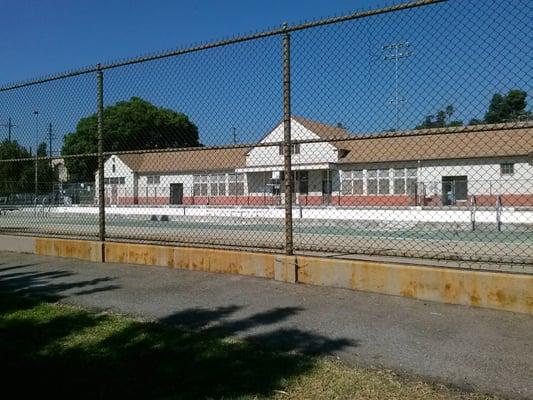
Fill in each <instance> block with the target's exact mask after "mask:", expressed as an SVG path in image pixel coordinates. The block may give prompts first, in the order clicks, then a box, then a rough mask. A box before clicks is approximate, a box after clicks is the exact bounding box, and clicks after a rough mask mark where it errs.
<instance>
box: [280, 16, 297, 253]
mask: <svg viewBox="0 0 533 400" xmlns="http://www.w3.org/2000/svg"><path fill="white" fill-rule="evenodd" d="M283 27H284V28H285V29H287V24H286V23H285V24H284V25H283ZM290 53H291V38H290V35H289V32H285V33H284V34H283V160H284V171H285V172H284V175H285V177H284V178H285V179H284V181H285V182H284V186H285V254H287V255H292V254H293V252H294V248H293V240H292V185H293V180H292V165H291V164H292V163H291V151H292V143H291V56H290Z"/></svg>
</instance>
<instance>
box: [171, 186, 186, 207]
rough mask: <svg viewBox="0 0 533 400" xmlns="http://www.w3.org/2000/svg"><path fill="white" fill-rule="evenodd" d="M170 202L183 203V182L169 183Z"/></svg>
mask: <svg viewBox="0 0 533 400" xmlns="http://www.w3.org/2000/svg"><path fill="white" fill-rule="evenodd" d="M170 204H183V183H171V184H170Z"/></svg>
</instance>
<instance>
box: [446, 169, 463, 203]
mask: <svg viewBox="0 0 533 400" xmlns="http://www.w3.org/2000/svg"><path fill="white" fill-rule="evenodd" d="M467 198H468V177H467V176H443V177H442V205H444V206H453V205H455V204H457V202H458V201H466V200H467Z"/></svg>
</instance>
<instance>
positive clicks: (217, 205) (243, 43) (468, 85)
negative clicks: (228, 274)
mask: <svg viewBox="0 0 533 400" xmlns="http://www.w3.org/2000/svg"><path fill="white" fill-rule="evenodd" d="M530 7H531V6H530V4H529V2H528V1H527V0H513V1H509V2H499V1H494V0H481V1H473V0H471V1H468V0H466V1H461V2H459V1H436V0H434V1H432V0H426V1H414V2H411V3H401V4H396V5H393V6H390V7H387V8H382V9H375V10H368V11H362V12H357V13H354V14H351V15H346V16H342V17H335V18H331V19H326V20H320V21H313V22H309V23H305V24H301V25H293V26H289V25H283V26H282V27H280V28H277V29H274V30H271V31H266V32H260V33H255V34H251V35H248V36H242V37H236V38H232V39H227V40H224V41H220V42H214V43H207V44H200V45H197V46H195V47H190V48H183V49H178V50H173V51H169V52H166V53H159V54H154V55H149V56H145V57H141V58H136V59H130V60H124V61H119V62H115V63H108V64H99V65H97V66H95V67H89V68H86V69H82V70H78V71H73V72H68V73H64V74H59V75H54V76H51V77H46V78H42V79H38V80H33V81H28V82H22V83H18V84H12V85H6V86H3V87H1V88H0V132H1V133H2V135H3V136H2V142H1V144H0V210H1V211H2V215H1V218H0V232H3V233H13V234H41V235H53V236H68V237H82V238H91V239H99V240H133V241H150V242H159V243H177V244H188V245H196V246H215V247H223V248H225V247H232V248H248V249H261V250H269V251H280V252H281V251H283V252H285V253H287V254H293V253H295V252H305V253H313V254H315V253H327V254H328V255H336V256H351V255H355V256H361V255H365V256H366V255H379V256H395V257H397V256H400V257H411V258H426V259H427V258H431V259H441V260H460V261H463V262H464V263H463V264H461V265H465V266H474V265H476V263H477V262H488V263H514V264H528V265H531V264H533V165H532V163H533V161H532V151H533V121H532V111H531V107H530V106H529V105H528V100H529V99H530V94H531V93H532V91H533V88H532V78H533V76H532V70H531V65H530V54H531V43H530V40H529V38H530V37H531V36H532V33H533V32H532V28H531V23H530V15H531V8H530Z"/></svg>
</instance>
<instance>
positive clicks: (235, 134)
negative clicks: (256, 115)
mask: <svg viewBox="0 0 533 400" xmlns="http://www.w3.org/2000/svg"><path fill="white" fill-rule="evenodd" d="M231 131H232V133H233V144H237V128H235V127H232V128H231Z"/></svg>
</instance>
